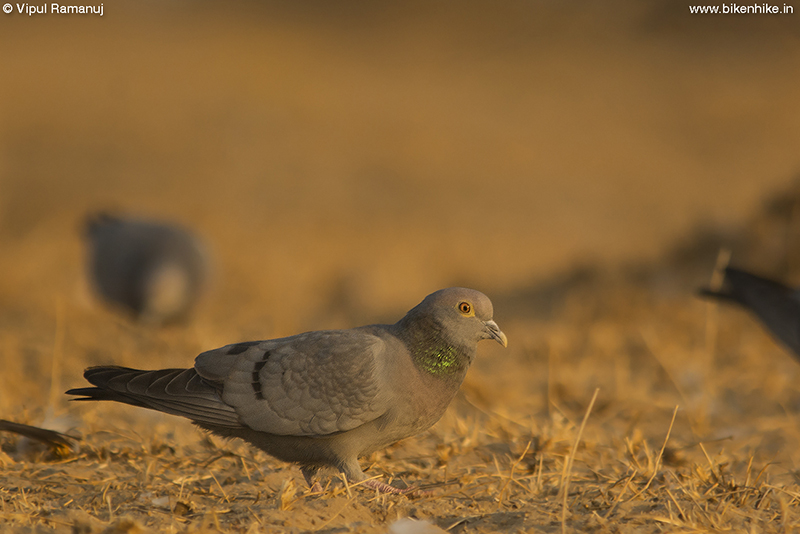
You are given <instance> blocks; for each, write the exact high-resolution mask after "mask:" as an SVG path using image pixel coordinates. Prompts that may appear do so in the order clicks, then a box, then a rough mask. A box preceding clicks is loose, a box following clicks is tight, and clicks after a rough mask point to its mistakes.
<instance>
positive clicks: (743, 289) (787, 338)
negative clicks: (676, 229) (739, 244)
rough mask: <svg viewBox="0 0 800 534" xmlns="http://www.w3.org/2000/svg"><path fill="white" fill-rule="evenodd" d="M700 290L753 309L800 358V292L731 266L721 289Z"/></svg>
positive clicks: (727, 269)
mask: <svg viewBox="0 0 800 534" xmlns="http://www.w3.org/2000/svg"><path fill="white" fill-rule="evenodd" d="M700 294H701V295H703V296H707V297H713V298H716V299H720V300H723V301H727V302H735V303H737V304H739V305H740V306H743V307H744V308H746V309H748V310H750V311H751V312H752V313H754V314H755V315H756V317H758V318H759V319H760V320H761V323H762V324H763V325H764V326H765V327H766V328H767V330H769V332H770V333H772V335H773V336H774V337H775V338H777V339H778V340H779V341H780V342H781V343H783V344H784V345H785V346H787V347H788V348H789V349H791V350H792V352H794V354H795V356H796V357H798V358H800V292H798V290H796V289H792V288H790V287H787V286H785V285H783V284H781V283H780V282H776V281H774V280H769V279H767V278H762V277H760V276H756V275H754V274H751V273H748V272H746V271H742V270H740V269H735V268H733V267H728V268H726V269H725V280H724V281H723V284H722V288H720V290H719V291H714V290H711V289H708V288H704V289H701V290H700Z"/></svg>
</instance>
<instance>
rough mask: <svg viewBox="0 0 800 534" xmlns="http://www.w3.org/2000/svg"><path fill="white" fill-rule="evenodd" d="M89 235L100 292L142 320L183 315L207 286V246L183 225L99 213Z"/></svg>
mask: <svg viewBox="0 0 800 534" xmlns="http://www.w3.org/2000/svg"><path fill="white" fill-rule="evenodd" d="M85 237H86V239H87V245H88V263H89V265H88V267H89V269H88V271H89V278H90V280H91V284H92V285H93V287H94V288H95V290H96V292H97V293H98V295H99V296H100V297H102V299H103V300H105V301H106V302H107V303H109V304H111V305H113V306H115V307H118V308H121V309H123V310H125V311H126V312H128V313H129V314H130V315H132V316H133V317H134V318H135V319H136V320H138V321H141V322H143V323H148V324H154V325H162V324H166V323H171V322H176V321H180V320H183V319H185V318H186V317H187V315H188V314H189V313H190V312H191V310H192V308H193V307H194V306H195V304H196V303H197V300H198V298H199V297H200V295H201V293H202V292H203V290H204V289H205V286H206V282H207V278H208V274H209V273H208V271H209V265H208V264H209V261H208V256H207V253H206V251H205V247H204V246H203V244H202V243H201V242H200V240H199V239H198V238H197V237H195V236H193V235H192V234H191V233H189V232H188V231H187V230H185V229H183V228H181V227H179V226H175V225H173V224H167V223H162V222H156V221H148V220H143V219H135V218H125V217H120V216H115V215H110V214H107V213H97V214H92V215H90V216H89V217H88V218H87V220H86V225H85Z"/></svg>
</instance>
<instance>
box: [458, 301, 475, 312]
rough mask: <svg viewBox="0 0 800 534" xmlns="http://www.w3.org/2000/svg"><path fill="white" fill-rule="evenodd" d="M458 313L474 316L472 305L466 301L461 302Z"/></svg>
mask: <svg viewBox="0 0 800 534" xmlns="http://www.w3.org/2000/svg"><path fill="white" fill-rule="evenodd" d="M458 311H460V312H461V313H462V314H464V315H473V312H472V304H470V303H469V302H466V301H464V302H460V303H459V304H458Z"/></svg>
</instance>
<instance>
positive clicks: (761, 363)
mask: <svg viewBox="0 0 800 534" xmlns="http://www.w3.org/2000/svg"><path fill="white" fill-rule="evenodd" d="M747 243H748V241H747V240H740V242H739V244H740V246H739V249H740V250H742V249H743V248H746V247H748V246H750V247H752V246H753V245H752V244H750V245H748V244H747ZM676 261H677V260H676ZM680 261H683V260H680ZM680 265H683V267H680ZM665 270H666V271H670V272H672V273H673V274H675V275H676V276H678V275H680V276H679V278H681V277H682V279H684V280H685V279H691V278H692V273H693V271H692V268H691V267H690V266H689V264H688V263H683V264H681V263H676V262H675V261H673V262H666V263H662V266H660V267H658V268H654V267H651V268H650V271H649V274H647V276H642V274H641V267H640V268H639V274H638V275H637V276H622V275H620V274H619V273H618V274H616V275H615V274H611V273H606V274H602V273H599V274H596V275H594V281H593V282H590V283H586V282H583V283H580V284H577V285H575V286H570V287H566V288H562V289H561V293H560V297H559V298H560V299H561V301H562V304H561V306H560V308H559V309H560V311H559V312H556V313H552V314H550V315H549V316H547V317H538V318H533V317H531V316H529V315H526V312H525V311H524V309H521V308H518V309H516V311H515V308H514V302H515V301H514V300H513V298H512V297H511V296H503V295H498V296H497V297H496V299H495V300H496V301H497V309H498V321H500V324H502V325H503V328H504V329H505V330H506V331H507V333H508V335H509V339H511V340H512V343H511V345H510V347H509V349H508V351H507V352H503V351H502V350H500V349H499V348H497V349H495V348H493V347H492V348H490V347H486V346H482V347H481V354H480V358H479V360H478V361H477V362H476V365H475V368H474V369H473V370H471V372H470V375H469V377H468V380H467V382H466V384H465V386H464V388H463V390H462V393H461V394H459V397H458V398H457V400H456V402H454V404H453V406H452V408H451V410H449V411H448V413H447V414H446V416H445V417H444V419H443V420H442V421H441V422H440V423H439V424H437V425H436V426H435V427H434V428H433V429H432V430H431V431H430V432H427V433H424V434H422V435H420V436H417V437H415V438H412V439H408V440H406V441H403V442H401V443H399V444H397V445H395V446H393V447H391V448H389V449H388V450H386V451H383V452H380V453H376V454H374V455H372V456H371V457H370V458H366V459H364V460H363V463H364V464H365V466H369V470H368V471H367V472H368V473H369V474H370V475H372V476H381V477H383V478H384V479H388V480H392V477H395V479H399V480H401V481H403V482H404V483H406V484H417V483H419V484H422V485H423V487H426V488H429V489H431V490H432V492H433V493H432V496H430V497H424V498H408V497H402V496H386V495H376V494H375V493H373V492H372V491H365V490H363V489H361V488H359V487H355V486H352V485H350V486H349V485H347V484H346V483H344V482H343V481H342V480H341V479H340V478H338V477H337V476H335V475H333V474H332V476H331V477H330V479H329V482H328V484H327V487H326V488H325V491H324V492H323V493H321V494H311V493H309V490H308V489H307V488H306V487H305V484H304V482H303V479H302V476H301V475H300V473H299V470H298V469H297V468H295V467H292V466H288V465H284V464H282V463H280V462H277V461H275V460H273V459H271V458H269V457H268V456H266V455H264V454H262V453H260V452H259V451H256V450H254V449H252V448H250V447H248V446H246V445H244V444H242V443H239V442H230V443H225V442H222V441H221V440H218V439H216V438H213V437H208V436H205V435H204V434H202V433H201V432H199V431H196V430H194V429H193V428H192V427H191V426H190V425H189V424H187V423H183V422H177V421H176V420H175V419H174V418H170V417H169V416H162V415H161V414H151V413H150V412H146V411H144V410H137V409H134V408H129V407H125V406H115V405H108V404H102V405H86V404H81V405H79V406H70V407H69V411H68V412H66V413H64V412H63V409H62V413H61V414H60V415H61V416H62V418H61V419H60V420H59V419H57V418H56V422H58V421H61V422H62V428H63V424H66V425H67V426H70V421H72V422H73V423H74V424H73V425H72V426H74V428H73V429H72V430H71V432H73V433H77V434H79V435H81V436H82V438H83V439H82V441H81V442H80V446H79V448H78V449H77V450H75V451H63V450H62V451H61V453H60V454H59V455H53V454H50V453H47V452H41V451H39V452H37V451H36V450H35V449H32V448H31V447H28V449H27V450H26V452H20V447H19V445H20V443H19V441H18V440H17V439H16V438H15V437H14V436H13V435H2V436H0V443H2V450H3V451H4V452H3V453H2V455H1V456H0V469H2V483H1V484H0V492H2V493H1V495H2V501H0V502H2V517H3V521H4V522H5V525H6V527H5V528H6V530H11V531H13V532H39V531H43V532H49V531H50V530H51V529H52V530H54V531H56V532H87V533H89V532H92V533H93V532H130V533H133V532H286V531H288V532H302V531H321V532H344V531H348V532H350V531H352V532H384V531H385V530H386V528H387V527H386V525H387V524H388V523H391V522H392V521H393V520H395V519H396V518H399V517H414V518H421V519H427V520H428V521H430V522H433V523H435V524H436V525H438V526H440V527H441V528H444V529H446V530H448V531H450V532H492V531H512V532H513V531H525V532H585V531H592V532H653V531H658V532H662V531H663V532H722V531H758V532H791V531H795V530H796V529H797V528H799V527H800V487H799V486H798V483H797V468H796V465H797V464H796V462H797V461H798V460H799V459H800V458H798V453H797V450H798V449H797V447H796V444H797V443H798V440H800V432H799V431H798V425H797V413H798V407H800V387H798V385H797V384H798V383H800V382H799V381H798V377H800V366H798V365H797V362H795V361H793V360H792V358H791V357H790V356H788V355H787V354H786V353H785V352H784V351H782V350H781V349H780V348H779V347H777V346H776V345H775V344H773V343H772V341H771V340H770V339H769V338H768V337H767V336H766V335H764V334H763V333H762V332H761V331H760V329H759V327H758V326H757V325H756V324H755V323H754V322H753V321H752V320H750V318H749V317H747V316H746V315H744V314H742V313H740V312H738V311H729V310H728V309H720V310H716V309H715V308H714V307H713V306H712V307H709V306H708V305H707V304H706V303H704V302H701V301H698V300H697V299H695V298H694V297H693V296H692V295H691V294H690V293H689V292H683V291H679V292H675V291H671V290H669V291H664V289H663V276H664V275H665ZM634 280H635V281H634ZM656 280H662V282H661V283H659V284H656V283H654V281H656ZM504 302H506V303H507V307H508V308H509V309H510V311H509V312H504V311H503V303H504ZM54 316H55V318H56V320H55V324H53V325H52V327H51V328H52V333H51V336H50V339H46V340H40V342H41V343H43V344H44V345H45V346H48V345H49V347H50V349H49V350H45V349H43V352H44V353H45V354H47V353H49V355H50V356H52V360H53V361H49V362H48V361H46V360H47V359H48V358H47V357H42V361H41V362H39V367H40V368H42V369H47V372H46V373H44V376H45V377H47V378H44V379H43V380H40V381H39V382H37V383H36V386H37V387H39V388H40V389H39V391H40V397H41V399H42V403H41V404H36V405H34V406H31V407H29V408H28V409H27V411H23V412H18V413H17V414H16V416H17V417H19V418H21V419H26V420H27V421H28V422H33V423H37V422H41V420H42V418H44V417H45V415H46V413H45V412H46V411H47V410H46V404H45V402H46V401H45V400H44V399H47V398H48V397H49V393H50V392H49V386H50V382H51V380H50V377H49V376H48V375H49V373H50V372H51V370H54V371H58V370H59V369H69V371H68V372H65V371H62V374H64V376H66V377H68V378H62V379H61V383H62V384H65V383H66V384H68V385H70V386H71V385H74V384H76V383H80V381H79V379H78V378H76V375H77V374H78V373H77V369H76V367H77V368H79V367H80V366H81V365H84V364H86V363H96V362H97V360H106V361H107V359H108V358H109V357H108V356H107V354H108V347H105V351H104V352H103V355H95V356H88V357H87V355H91V354H93V353H94V352H93V349H92V347H93V346H95V347H97V345H92V344H91V342H92V340H94V336H96V335H98V330H99V331H109V330H111V331H112V332H111V333H107V337H104V336H101V339H100V340H94V343H97V344H100V343H106V344H109V343H110V344H111V345H112V346H113V347H118V348H119V350H120V356H119V358H113V359H112V360H113V361H115V362H116V363H122V364H132V363H134V362H138V363H140V364H141V365H143V366H145V367H146V366H148V365H152V364H155V363H157V361H158V360H159V359H167V356H166V354H167V353H170V354H172V353H175V352H178V353H181V354H186V358H185V360H184V361H185V362H186V363H188V362H189V361H190V359H191V353H192V352H193V351H194V350H195V349H194V344H195V343H196V337H195V336H196V326H195V327H187V328H175V329H172V330H166V331H158V330H149V329H144V328H140V327H137V326H134V325H130V324H128V323H126V322H124V321H121V320H118V319H116V318H114V317H113V316H110V315H108V314H107V313H106V312H105V311H103V310H97V309H94V308H87V309H83V308H71V307H70V306H65V305H63V304H58V305H57V307H56V311H55V312H54ZM198 320H203V319H202V317H201V318H199V319H198ZM707 321H714V322H715V325H714V326H713V328H709V327H708V326H707ZM98 324H100V325H101V326H98ZM65 331H66V334H65V333H64V332H65ZM4 334H5V335H4V342H5V349H4V352H3V355H4V362H5V364H6V368H7V369H9V370H10V371H11V372H17V373H19V376H31V371H30V370H27V371H26V370H25V365H26V363H25V358H24V350H25V349H24V346H25V343H24V339H25V338H26V336H28V339H30V338H32V337H33V331H32V330H28V329H25V328H22V329H19V328H18V329H14V330H10V329H6V330H5V332H4ZM709 335H715V336H716V340H713V342H712V340H709V339H708V336H709ZM83 344H85V346H84V349H82V350H80V351H78V350H75V347H76V346H82V345H83ZM65 347H66V348H67V350H65ZM70 347H71V348H70ZM124 347H129V348H128V349H127V351H125V350H123V348H124ZM710 348H711V349H710ZM97 350H100V349H99V348H97ZM709 350H713V351H714V353H713V354H712V353H709ZM154 353H155V355H154ZM173 358H175V359H173V360H172V361H176V360H177V357H174V356H173ZM61 360H63V361H61ZM81 360H83V362H82V363H80V364H79V363H78V361H81ZM14 366H17V368H16V369H15V368H14ZM50 376H52V375H50ZM52 383H53V384H54V387H56V388H59V389H60V388H61V387H62V386H61V385H58V384H59V380H52ZM6 384H7V386H11V390H10V391H9V390H8V389H7V390H6V392H7V393H8V394H7V395H3V396H2V397H0V398H2V400H3V402H4V405H5V406H9V405H10V404H9V399H10V398H13V395H14V391H13V382H10V381H6ZM18 384H19V387H25V388H30V387H34V385H33V383H32V382H18ZM592 391H594V392H595V393H594V396H593V395H592ZM55 405H56V406H64V403H63V402H60V401H58V400H56V403H55ZM57 415H59V414H57ZM70 417H72V418H74V419H72V420H70V419H69V418H70Z"/></svg>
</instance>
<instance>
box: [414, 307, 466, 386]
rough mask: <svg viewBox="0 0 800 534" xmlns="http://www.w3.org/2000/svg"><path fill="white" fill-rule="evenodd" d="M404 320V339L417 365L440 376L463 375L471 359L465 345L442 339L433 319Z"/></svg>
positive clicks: (438, 327) (439, 328)
mask: <svg viewBox="0 0 800 534" xmlns="http://www.w3.org/2000/svg"><path fill="white" fill-rule="evenodd" d="M403 322H405V324H404V325H403V327H402V328H401V331H403V332H404V334H405V335H404V336H403V337H404V338H405V339H404V341H405V343H406V345H407V346H408V350H409V352H410V353H411V357H412V358H413V360H414V364H415V365H416V366H417V367H418V368H419V369H421V370H423V371H425V372H426V373H428V374H430V375H433V376H436V377H439V378H457V377H461V378H463V376H464V374H465V373H466V370H467V367H469V362H470V361H471V358H470V357H469V354H468V351H467V349H465V348H464V347H461V346H459V345H457V344H454V343H451V342H450V341H448V340H447V339H445V337H444V336H443V335H442V329H441V327H440V326H439V325H438V324H437V323H435V322H434V321H430V320H428V321H419V320H416V321H403ZM421 323H422V324H421Z"/></svg>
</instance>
